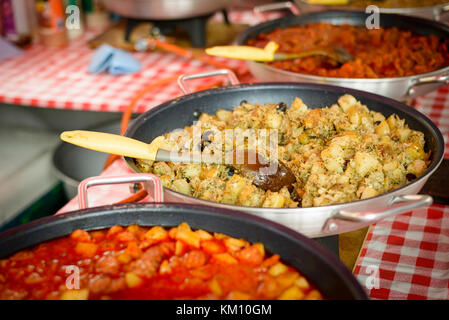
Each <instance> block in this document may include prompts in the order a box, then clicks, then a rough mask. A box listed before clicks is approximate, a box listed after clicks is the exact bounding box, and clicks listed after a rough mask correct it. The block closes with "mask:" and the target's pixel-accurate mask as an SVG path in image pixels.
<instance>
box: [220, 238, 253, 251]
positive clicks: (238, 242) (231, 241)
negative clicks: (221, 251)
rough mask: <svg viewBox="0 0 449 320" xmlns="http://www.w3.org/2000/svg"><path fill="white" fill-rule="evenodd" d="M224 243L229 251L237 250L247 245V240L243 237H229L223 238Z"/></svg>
mask: <svg viewBox="0 0 449 320" xmlns="http://www.w3.org/2000/svg"><path fill="white" fill-rule="evenodd" d="M224 244H225V246H226V248H227V249H228V250H229V251H237V250H240V249H241V248H243V247H245V246H247V245H248V242H247V241H245V240H243V239H236V238H231V237H229V238H226V239H225V240H224Z"/></svg>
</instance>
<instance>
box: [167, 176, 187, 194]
mask: <svg viewBox="0 0 449 320" xmlns="http://www.w3.org/2000/svg"><path fill="white" fill-rule="evenodd" d="M171 188H172V189H173V190H175V191H177V192H180V193H183V194H186V195H190V194H191V193H192V190H191V188H190V184H189V183H188V182H187V181H186V180H185V179H176V180H174V181H173V183H172V184H171Z"/></svg>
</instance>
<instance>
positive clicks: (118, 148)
mask: <svg viewBox="0 0 449 320" xmlns="http://www.w3.org/2000/svg"><path fill="white" fill-rule="evenodd" d="M60 138H61V140H63V141H65V142H68V143H71V144H74V145H77V146H80V147H83V148H87V149H91V150H96V151H100V152H106V153H112V154H118V155H121V156H125V157H131V158H136V159H145V160H152V161H166V162H181V163H204V162H208V161H204V158H202V157H201V154H194V153H187V154H186V153H176V152H171V151H168V150H164V149H162V147H163V144H164V137H162V136H159V137H157V138H156V139H154V140H153V141H152V142H151V143H150V144H147V143H145V142H142V141H138V140H135V139H132V138H128V137H123V136H120V135H116V134H111V133H104V132H95V131H85V130H75V131H65V132H63V133H61V136H60ZM231 153H232V154H231V156H232V160H231V163H229V164H227V165H229V166H231V167H233V168H236V169H238V170H240V171H241V172H242V173H243V174H244V175H246V176H248V177H251V178H252V179H253V184H254V185H256V186H258V187H260V188H262V189H264V190H271V191H279V190H280V189H281V188H282V187H284V186H287V187H288V186H291V185H292V184H293V183H295V182H296V178H295V176H294V175H293V173H292V172H291V171H290V169H289V168H288V167H287V166H286V165H285V164H283V163H282V162H281V161H278V162H277V165H276V167H275V171H274V172H268V171H266V170H265V171H264V170H260V169H261V168H271V164H272V162H270V161H267V159H264V158H263V157H262V156H261V155H259V154H257V153H255V151H251V150H246V151H244V154H243V159H242V160H243V163H239V159H238V155H237V151H231ZM251 155H252V156H251ZM251 159H255V160H256V162H255V163H253V162H251ZM261 160H263V161H261ZM210 163H214V162H213V161H210Z"/></svg>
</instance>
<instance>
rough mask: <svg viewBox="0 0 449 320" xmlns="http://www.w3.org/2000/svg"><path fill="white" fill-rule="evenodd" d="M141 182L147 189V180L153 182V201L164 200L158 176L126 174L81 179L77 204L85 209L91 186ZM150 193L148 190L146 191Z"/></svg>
mask: <svg viewBox="0 0 449 320" xmlns="http://www.w3.org/2000/svg"><path fill="white" fill-rule="evenodd" d="M137 182H143V185H144V187H145V188H146V189H147V190H148V191H150V190H149V184H148V182H152V183H153V198H154V202H163V201H164V192H163V188H162V182H161V180H160V179H159V177H157V176H155V175H154V174H146V173H142V174H133V175H127V176H114V177H101V176H98V177H90V178H87V179H84V180H83V181H81V183H80V184H79V185H78V204H79V208H80V209H86V208H87V207H88V203H87V189H89V188H90V187H93V186H99V185H106V184H121V183H137ZM148 193H149V194H150V192H148Z"/></svg>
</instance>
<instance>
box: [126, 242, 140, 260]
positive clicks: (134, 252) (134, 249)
mask: <svg viewBox="0 0 449 320" xmlns="http://www.w3.org/2000/svg"><path fill="white" fill-rule="evenodd" d="M126 253H128V254H129V255H130V256H131V257H133V258H138V257H140V256H141V255H142V250H140V248H139V245H138V244H137V242H135V241H131V242H129V243H128V246H127V248H126Z"/></svg>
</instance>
